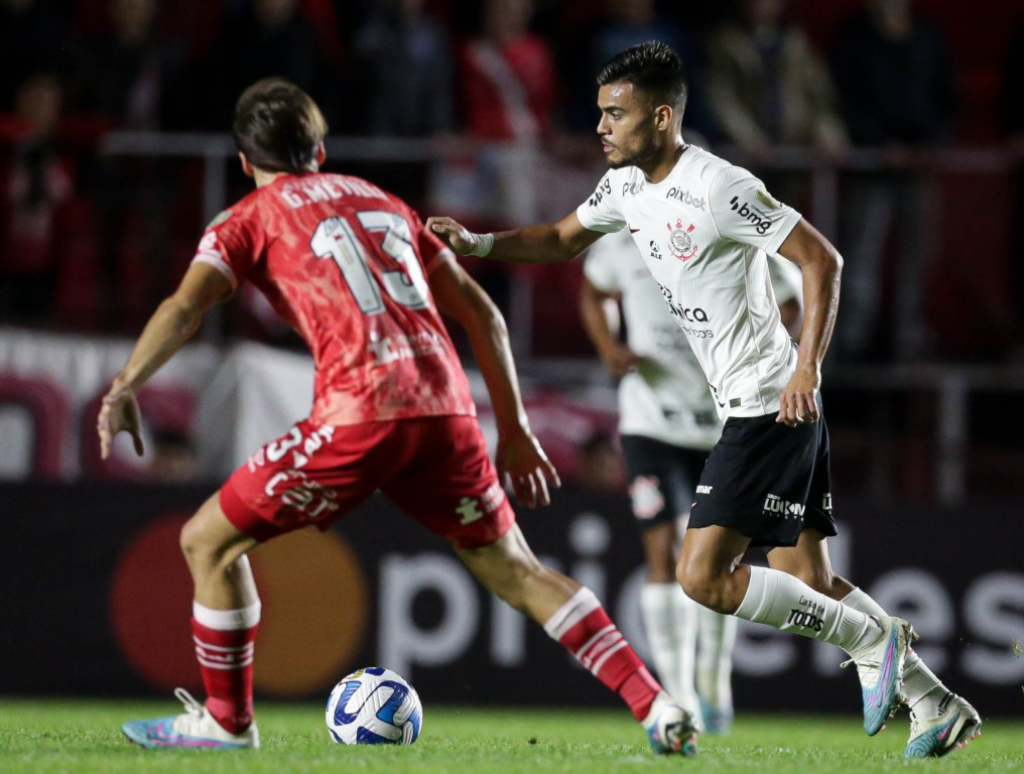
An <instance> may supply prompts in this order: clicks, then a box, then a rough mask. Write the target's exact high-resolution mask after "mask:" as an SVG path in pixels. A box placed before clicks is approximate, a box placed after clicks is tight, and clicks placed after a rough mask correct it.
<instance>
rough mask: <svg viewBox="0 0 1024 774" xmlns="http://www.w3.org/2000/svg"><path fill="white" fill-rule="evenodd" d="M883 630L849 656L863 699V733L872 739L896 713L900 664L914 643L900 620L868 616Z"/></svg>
mask: <svg viewBox="0 0 1024 774" xmlns="http://www.w3.org/2000/svg"><path fill="white" fill-rule="evenodd" d="M871 617H872V618H873V619H874V621H875V623H877V624H878V625H879V626H880V627H881V629H882V636H881V637H879V638H878V640H876V641H875V642H874V643H872V644H871V645H868V646H867V647H864V648H860V649H859V650H857V651H854V652H852V653H850V659H849V661H845V662H843V666H847V665H849V664H851V663H853V664H856V665H857V676H858V677H860V686H861V693H862V694H863V698H864V730H865V731H866V732H867V735H868V736H874V735H875V734H877V733H878V732H879V731H881V730H882V729H883V728H884V727H885V721H887V720H888V719H889V718H891V717H892V716H893V715H895V714H896V711H897V710H898V709H899V708H900V705H901V704H902V703H903V701H904V697H903V696H902V695H901V693H900V688H901V687H902V685H903V662H904V660H905V659H906V657H907V649H908V648H909V647H910V643H911V642H912V641H913V640H914V638H915V634H914V629H913V627H911V625H910V624H909V623H907V622H906V621H904V620H903V619H902V618H892V617H890V616H871Z"/></svg>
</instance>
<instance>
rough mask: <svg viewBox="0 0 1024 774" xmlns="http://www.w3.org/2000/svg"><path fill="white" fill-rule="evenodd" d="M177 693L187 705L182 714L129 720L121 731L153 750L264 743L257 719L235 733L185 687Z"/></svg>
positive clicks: (237, 747)
mask: <svg viewBox="0 0 1024 774" xmlns="http://www.w3.org/2000/svg"><path fill="white" fill-rule="evenodd" d="M174 695H175V696H177V697H178V699H180V700H181V703H182V704H184V705H185V711H184V712H183V713H182V714H180V715H171V716H169V717H164V718H155V719H153V720H129V721H128V722H127V723H125V724H124V725H123V726H121V731H122V732H123V733H124V735H125V736H126V737H128V739H130V740H131V741H132V742H135V744H137V745H139V746H141V747H146V748H148V749H151V750H153V749H157V748H159V747H176V748H187V749H193V750H245V749H256V748H258V747H259V746H260V734H259V731H258V730H257V729H256V724H255V723H253V724H252V725H251V726H249V727H248V728H247V729H245V731H243V732H242V733H240V734H232V733H231V732H230V731H227V730H226V729H225V728H224V727H223V726H222V725H221V724H220V723H218V722H217V721H216V720H214V718H213V716H212V715H211V714H210V712H209V710H207V709H206V707H205V706H204V705H202V704H200V703H199V702H198V701H196V700H195V699H194V698H192V695H191V694H190V693H189V692H188V691H186V690H185V689H184V688H176V689H175V691H174Z"/></svg>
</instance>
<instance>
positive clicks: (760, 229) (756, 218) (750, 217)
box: [729, 196, 772, 234]
mask: <svg viewBox="0 0 1024 774" xmlns="http://www.w3.org/2000/svg"><path fill="white" fill-rule="evenodd" d="M729 205H730V206H731V207H732V211H733V212H735V213H737V214H738V215H739V216H740V217H741V218H746V220H747V222H748V223H750V224H751V225H752V226H753V227H754V230H755V231H757V233H758V234H767V233H768V229H770V228H771V227H772V222H771V221H770V220H768V218H765V217H762V216H761V215H759V214H758V213H757V212H756V211H755V210H754V209H753V208H752V207H751V206H750V205H749V204H747V203H746V202H741V201H740V197H738V196H734V197H732V201H730V202H729Z"/></svg>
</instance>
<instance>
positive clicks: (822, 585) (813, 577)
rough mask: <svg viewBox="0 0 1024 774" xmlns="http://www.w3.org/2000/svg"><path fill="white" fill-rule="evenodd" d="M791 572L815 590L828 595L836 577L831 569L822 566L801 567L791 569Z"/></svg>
mask: <svg viewBox="0 0 1024 774" xmlns="http://www.w3.org/2000/svg"><path fill="white" fill-rule="evenodd" d="M790 574H791V575H793V577H795V578H796V579H797V580H799V581H802V582H803V583H805V584H806V585H808V586H810V587H811V588H812V589H813V590H814V591H817V592H818V593H819V594H825V595H826V596H828V595H829V594H830V592H831V591H832V584H833V583H834V582H835V579H836V576H835V575H833V574H832V571H831V570H828V569H825V568H822V567H800V568H799V569H796V570H793V571H790Z"/></svg>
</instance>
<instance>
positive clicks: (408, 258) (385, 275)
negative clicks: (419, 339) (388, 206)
mask: <svg viewBox="0 0 1024 774" xmlns="http://www.w3.org/2000/svg"><path fill="white" fill-rule="evenodd" d="M357 217H358V218H359V224H360V225H361V226H362V227H363V228H364V229H366V231H368V232H369V233H371V234H378V235H382V239H381V249H382V250H383V251H384V252H385V253H387V254H388V255H390V256H391V257H392V258H394V259H395V260H396V261H397V262H398V263H399V265H400V266H401V267H402V268H401V269H391V270H383V271H382V272H381V282H382V284H383V285H384V289H385V290H386V291H387V293H388V295H389V296H390V297H391V298H392V300H394V301H395V302H397V303H399V304H401V305H402V306H407V307H409V308H410V309H422V308H424V307H425V306H426V305H427V299H428V298H429V291H428V289H427V280H426V278H425V277H424V276H423V267H422V266H420V262H419V260H418V259H417V258H416V252H415V251H414V250H413V247H412V235H411V233H410V232H409V224H408V223H407V222H406V220H405V218H403V217H402V216H401V215H398V214H396V213H394V212H382V211H371V212H360V213H357ZM309 246H310V247H311V248H312V249H313V253H314V254H315V255H316V256H317V257H318V258H330V259H332V260H333V261H334V262H335V263H336V264H338V268H339V269H341V275H342V277H344V278H345V282H346V283H347V284H348V286H349V289H350V290H351V291H352V297H353V298H354V299H355V301H356V304H358V305H359V309H360V311H362V312H363V314H379V313H381V312H383V311H384V300H383V298H382V297H381V294H380V287H379V286H378V284H377V281H376V280H375V278H374V276H373V272H372V271H371V270H370V263H369V262H370V258H371V256H370V255H368V254H367V252H366V249H365V248H364V247H363V243H362V242H361V241H360V240H359V238H358V237H357V236H356V234H355V232H354V231H353V230H352V226H351V225H350V224H349V222H348V221H347V220H345V218H343V217H341V216H339V215H334V216H332V217H330V218H327V219H326V220H322V221H320V223H319V224H318V225H317V227H316V231H315V232H313V238H312V239H311V240H310V241H309Z"/></svg>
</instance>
